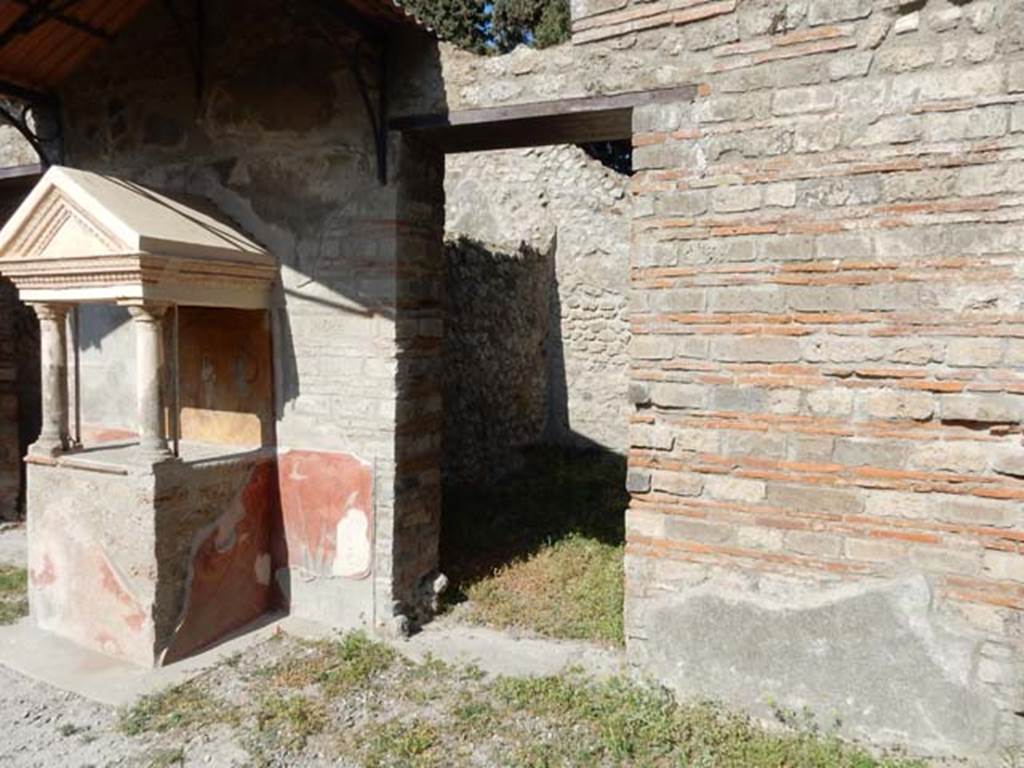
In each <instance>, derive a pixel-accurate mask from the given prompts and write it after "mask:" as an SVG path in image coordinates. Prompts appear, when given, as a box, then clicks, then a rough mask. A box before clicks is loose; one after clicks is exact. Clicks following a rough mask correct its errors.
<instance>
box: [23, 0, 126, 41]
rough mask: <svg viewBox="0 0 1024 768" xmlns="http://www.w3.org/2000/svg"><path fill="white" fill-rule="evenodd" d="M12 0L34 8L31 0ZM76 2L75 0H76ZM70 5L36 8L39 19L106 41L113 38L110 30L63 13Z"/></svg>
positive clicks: (28, 7) (34, 5) (24, 6)
mask: <svg viewBox="0 0 1024 768" xmlns="http://www.w3.org/2000/svg"><path fill="white" fill-rule="evenodd" d="M12 1H13V2H14V4H15V5H20V6H21V7H22V8H27V9H35V8H36V4H35V3H33V2H31V0H12ZM76 2H77V0H76ZM70 6H71V4H68V5H66V6H64V8H62V9H61V10H59V11H58V10H53V9H51V8H47V7H41V8H39V9H38V13H39V14H40V16H41V17H42V19H41V20H52V21H56V22H58V23H59V24H63V25H64V26H66V27H71V28H72V29H77V30H78V31H79V32H84V33H85V34H87V35H92V36H93V37H98V38H99V39H100V40H104V41H106V42H108V43H109V42H111V41H112V40H113V39H114V35H112V34H111V33H110V32H107V30H105V29H100V28H99V27H96V26H93V25H92V24H88V23H86V22H84V21H82V20H81V19H76V18H75V17H74V16H68V15H67V14H66V13H64V12H63V11H65V10H67V9H68V8H69V7H70Z"/></svg>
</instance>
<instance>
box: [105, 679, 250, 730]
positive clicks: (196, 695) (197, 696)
mask: <svg viewBox="0 0 1024 768" xmlns="http://www.w3.org/2000/svg"><path fill="white" fill-rule="evenodd" d="M238 714H239V713H238V711H237V710H236V708H235V707H232V706H230V705H228V704H226V703H225V702H222V701H219V700H217V699H216V698H214V697H213V696H212V695H211V694H210V693H209V692H207V691H206V690H205V689H204V688H203V687H202V686H201V685H199V684H198V683H196V682H194V681H190V682H188V683H182V684H181V685H176V686H173V687H171V688H167V689H166V690H163V691H160V692H159V693H154V694H150V695H149V696H143V697H142V698H141V699H139V701H138V702H137V703H136V704H135V705H134V706H132V707H131V708H129V709H126V710H122V711H121V712H120V713H119V719H118V725H119V727H120V729H121V731H122V732H123V733H125V734H126V735H128V736H138V735H140V734H143V733H166V732H168V731H174V730H178V729H182V728H184V729H189V728H202V727H204V726H208V725H213V724H215V723H228V724H233V723H236V722H238Z"/></svg>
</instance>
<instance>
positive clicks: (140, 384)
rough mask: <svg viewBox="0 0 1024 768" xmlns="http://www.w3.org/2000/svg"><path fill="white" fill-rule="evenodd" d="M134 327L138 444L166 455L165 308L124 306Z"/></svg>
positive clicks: (147, 305) (158, 454) (151, 305)
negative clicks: (163, 322)
mask: <svg viewBox="0 0 1024 768" xmlns="http://www.w3.org/2000/svg"><path fill="white" fill-rule="evenodd" d="M128 311H129V312H130V313H131V316H132V320H133V322H134V325H135V373H136V396H137V398H138V407H139V444H140V445H141V447H142V449H143V450H144V451H147V452H149V453H152V454H154V455H156V456H161V457H162V456H169V455H170V451H169V450H168V448H167V430H166V428H165V422H164V399H163V365H164V330H163V324H162V322H161V320H162V318H163V316H164V313H165V312H166V311H167V307H166V306H162V305H158V304H143V305H133V306H129V307H128Z"/></svg>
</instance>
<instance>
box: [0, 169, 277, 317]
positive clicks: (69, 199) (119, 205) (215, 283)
mask: <svg viewBox="0 0 1024 768" xmlns="http://www.w3.org/2000/svg"><path fill="white" fill-rule="evenodd" d="M276 272H277V267H276V264H275V262H274V259H273V258H272V257H271V255H270V254H269V253H268V252H267V251H266V250H264V249H263V248H262V247H261V246H260V245H258V244H257V243H255V242H254V241H252V240H251V239H250V238H249V237H247V236H246V235H245V234H244V233H242V232H241V231H239V230H238V229H237V228H236V227H235V226H234V225H232V224H231V223H229V222H228V221H226V220H225V218H224V217H223V216H221V215H219V214H218V212H217V211H215V210H213V211H211V206H210V204H209V203H208V201H189V202H184V201H183V200H182V199H177V198H172V197H168V196H166V195H164V194H162V193H160V192H157V191H155V190H151V189H147V188H145V187H142V186H140V185H138V184H136V183H134V182H131V181H127V180H124V179H118V178H115V177H111V176H106V175H102V174H97V173H92V172H89V171H81V170H76V169H71V168H62V167H53V168H50V169H49V170H48V171H47V172H46V174H44V175H43V177H42V179H40V180H39V182H38V184H37V185H36V187H35V188H34V189H33V190H32V192H31V193H30V194H29V196H28V197H27V198H26V199H25V201H24V202H23V203H22V204H21V206H19V207H18V209H17V211H15V213H14V215H13V216H11V218H10V219H9V220H8V222H7V224H5V225H4V227H3V229H0V274H2V275H3V276H5V277H8V278H10V279H11V280H12V281H13V282H14V284H15V286H16V287H17V288H18V290H19V292H20V294H21V297H22V299H23V300H25V301H69V302H75V301H79V302H81V301H137V300H143V299H148V300H153V301H160V302H166V303H177V304H184V305H202V306H235V307H262V306H266V305H267V302H268V299H269V294H270V284H271V282H272V281H273V280H274V278H275V275H276Z"/></svg>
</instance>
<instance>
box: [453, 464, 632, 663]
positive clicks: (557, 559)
mask: <svg viewBox="0 0 1024 768" xmlns="http://www.w3.org/2000/svg"><path fill="white" fill-rule="evenodd" d="M625 474H626V464H625V458H624V457H622V456H620V455H618V454H615V453H611V452H608V451H603V450H600V449H585V450H583V449H573V448H561V447H549V446H545V447H537V448H531V449H528V450H527V451H525V452H524V456H523V463H522V466H521V467H519V468H517V469H516V470H515V471H513V472H511V473H510V474H508V475H506V476H505V477H503V478H502V479H501V480H499V481H497V482H496V483H494V484H492V485H490V486H488V487H448V488H446V489H445V501H444V514H443V517H442V529H441V568H442V570H443V572H444V573H445V574H447V575H448V577H449V578H450V579H451V586H450V588H449V590H448V592H447V593H446V603H447V607H448V608H451V607H453V606H457V605H459V604H462V603H467V602H468V603H470V604H471V610H470V611H468V618H470V619H472V620H476V621H479V622H480V623H485V624H490V625H493V626H497V627H500V628H510V627H517V628H521V629H526V630H533V631H536V632H539V633H540V634H545V635H549V636H553V637H565V638H573V639H583V640H595V641H598V642H607V643H613V644H619V643H621V632H622V629H621V626H622V618H621V612H622V550H623V544H624V539H625V522H624V517H625V516H624V510H625V509H626V505H627V504H628V500H629V497H628V494H627V493H626V491H625Z"/></svg>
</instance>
